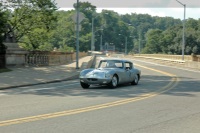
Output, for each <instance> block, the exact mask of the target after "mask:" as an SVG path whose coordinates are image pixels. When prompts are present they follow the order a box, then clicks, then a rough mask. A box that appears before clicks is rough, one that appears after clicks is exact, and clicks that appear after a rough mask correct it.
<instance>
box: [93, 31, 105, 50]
mask: <svg viewBox="0 0 200 133" xmlns="http://www.w3.org/2000/svg"><path fill="white" fill-rule="evenodd" d="M100 30H101V31H102V30H103V29H102V28H101V29H98V30H96V31H95V32H93V39H94V40H93V46H95V33H96V32H97V31H100ZM101 42H102V34H101V38H100V48H101Z"/></svg>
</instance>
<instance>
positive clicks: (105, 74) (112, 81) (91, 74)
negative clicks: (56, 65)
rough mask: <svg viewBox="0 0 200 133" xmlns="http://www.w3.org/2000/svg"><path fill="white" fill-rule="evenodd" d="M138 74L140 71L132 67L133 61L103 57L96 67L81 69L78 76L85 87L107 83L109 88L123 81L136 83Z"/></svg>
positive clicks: (139, 74)
mask: <svg viewBox="0 0 200 133" xmlns="http://www.w3.org/2000/svg"><path fill="white" fill-rule="evenodd" d="M140 76H141V71H140V70H139V69H136V68H134V66H133V63H132V62H130V61H128V60H120V59H105V60H101V61H100V63H99V66H98V68H95V69H91V68H90V69H84V70H82V71H81V72H80V76H79V78H80V84H81V86H82V88H84V89H85V88H89V87H90V85H93V84H99V85H109V86H110V87H111V88H115V87H117V85H118V84H124V83H131V84H133V85H137V84H138V82H139V80H140Z"/></svg>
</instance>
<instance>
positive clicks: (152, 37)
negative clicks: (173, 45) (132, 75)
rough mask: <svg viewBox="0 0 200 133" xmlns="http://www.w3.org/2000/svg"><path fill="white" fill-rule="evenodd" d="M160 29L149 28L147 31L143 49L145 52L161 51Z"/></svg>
mask: <svg viewBox="0 0 200 133" xmlns="http://www.w3.org/2000/svg"><path fill="white" fill-rule="evenodd" d="M162 37H163V36H162V31H161V30H159V29H151V30H149V31H148V32H147V35H146V39H147V44H146V47H145V49H144V51H145V53H148V54H154V53H160V52H161V45H160V44H161V38H162Z"/></svg>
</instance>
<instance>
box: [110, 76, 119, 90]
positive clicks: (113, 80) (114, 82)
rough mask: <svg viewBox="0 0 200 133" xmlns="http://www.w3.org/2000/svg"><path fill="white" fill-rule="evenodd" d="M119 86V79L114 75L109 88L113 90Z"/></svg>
mask: <svg viewBox="0 0 200 133" xmlns="http://www.w3.org/2000/svg"><path fill="white" fill-rule="evenodd" d="M117 85H118V78H117V76H116V75H114V76H113V77H112V80H111V82H110V84H109V86H110V87H111V88H116V87H117Z"/></svg>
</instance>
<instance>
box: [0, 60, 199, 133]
mask: <svg viewBox="0 0 200 133" xmlns="http://www.w3.org/2000/svg"><path fill="white" fill-rule="evenodd" d="M97 60H98V59H97ZM132 61H133V62H134V64H135V67H137V68H139V69H141V71H142V77H141V80H140V82H139V84H138V85H137V86H133V85H130V84H126V85H121V86H119V87H118V88H116V89H109V88H108V87H105V86H104V87H102V86H91V87H90V88H89V89H82V88H81V86H80V84H79V80H71V81H65V82H58V83H51V84H45V85H36V86H31V87H30V86H29V87H22V88H13V89H8V90H1V91H0V101H1V102H0V114H1V115H0V133H46V132H48V133H147V132H148V133H199V132H200V126H199V125H200V106H199V105H200V72H196V71H188V70H183V69H178V68H173V67H167V66H161V65H157V64H153V63H147V62H142V61H138V60H132Z"/></svg>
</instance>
